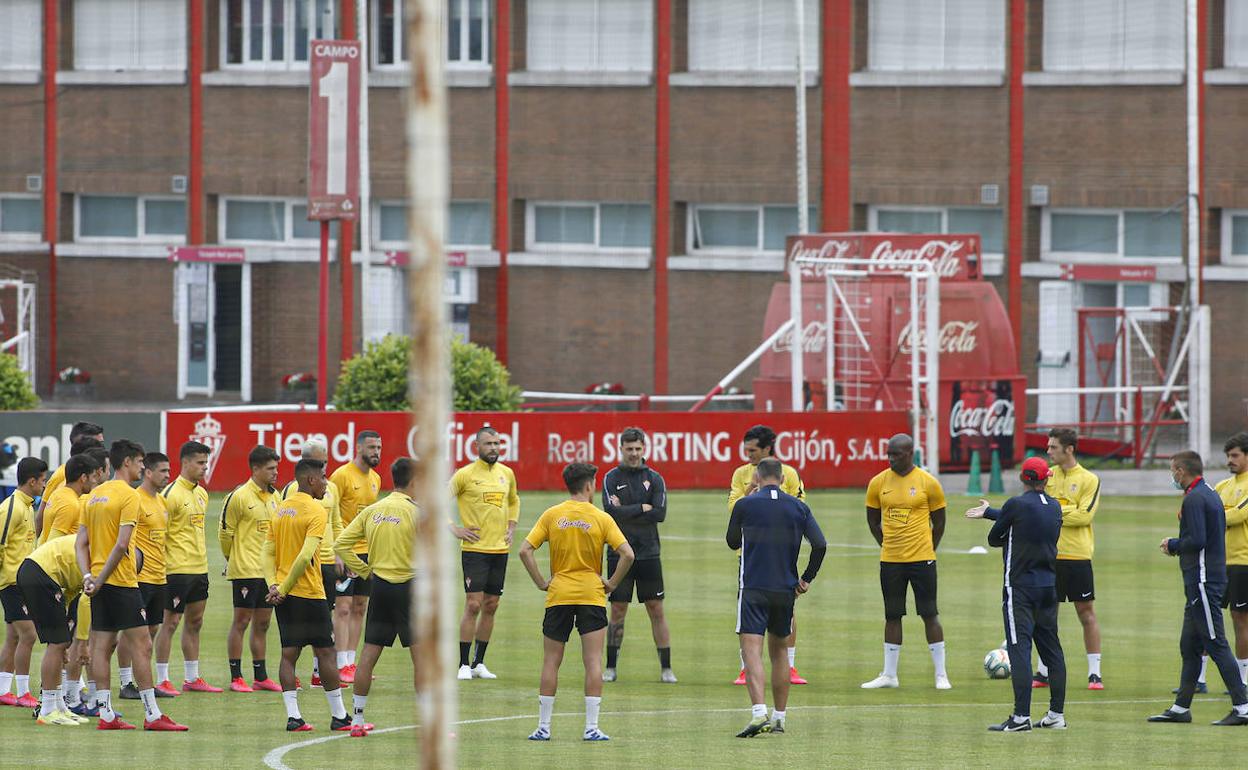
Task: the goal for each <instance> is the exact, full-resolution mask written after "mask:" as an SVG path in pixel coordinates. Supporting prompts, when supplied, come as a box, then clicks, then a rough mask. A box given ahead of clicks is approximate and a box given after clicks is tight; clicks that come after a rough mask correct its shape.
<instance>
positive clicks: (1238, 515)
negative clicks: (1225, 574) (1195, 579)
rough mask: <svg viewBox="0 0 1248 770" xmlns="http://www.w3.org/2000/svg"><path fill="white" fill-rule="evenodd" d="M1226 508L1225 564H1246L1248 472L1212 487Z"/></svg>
mask: <svg viewBox="0 0 1248 770" xmlns="http://www.w3.org/2000/svg"><path fill="white" fill-rule="evenodd" d="M1214 491H1216V492H1217V493H1218V497H1220V498H1222V505H1223V506H1224V507H1225V508H1226V563H1227V564H1248V471H1245V472H1243V473H1241V474H1239V475H1237V476H1232V477H1230V478H1229V479H1223V480H1222V481H1220V482H1218V485H1217V486H1216V487H1214Z"/></svg>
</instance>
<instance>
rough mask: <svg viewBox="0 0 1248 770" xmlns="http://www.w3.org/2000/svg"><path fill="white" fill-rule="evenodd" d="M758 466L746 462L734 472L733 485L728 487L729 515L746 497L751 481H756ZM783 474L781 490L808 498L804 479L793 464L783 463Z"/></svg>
mask: <svg viewBox="0 0 1248 770" xmlns="http://www.w3.org/2000/svg"><path fill="white" fill-rule="evenodd" d="M757 467H758V466H756V465H752V464H751V463H746V464H745V465H742V466H741V467H740V468H737V469H736V470H735V471H733V472H732V485H731V486H730V487H729V488H728V515H729V516H731V515H732V507H733V506H734V505H736V504H737V501H738V500H740V499H741V498H743V497H745V490H747V489H749V487H750V483H751V482H752V481H754V470H755V469H756V468H757ZM781 469H782V471H783V472H782V475H783V476H784V478H783V479H782V480H781V482H780V491H781V492H784V493H785V494H786V495H792V496H793V497H796V498H797V499H798V500H805V499H806V490H805V489H804V488H803V487H802V480H801V478H799V477H798V475H797V470H796V469H794V468H793V466H791V465H783V464H782V465H781Z"/></svg>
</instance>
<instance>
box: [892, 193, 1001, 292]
mask: <svg viewBox="0 0 1248 770" xmlns="http://www.w3.org/2000/svg"><path fill="white" fill-rule="evenodd" d="M950 209H981V210H983V211H998V212H1000V213H1001V217H1002V227H1001V237H1002V243H1001V246H1002V251H986V250H984V251H981V253H980V255H979V256H980V259H981V260H983V262H982V264H981V265H980V268H981V269H982V270H983V273H984V275H1002V274H1003V273H1004V271H1005V252H1004V247H1005V239H1006V237H1008V234H1007V233H1006V228H1005V222H1004V219H1005V215H1006V212H1005V209H1004V208H1002V207H1001V206H969V205H968V206H901V205H898V206H894V205H890V204H887V203H879V204H872V205H871V206H870V207H869V208H868V209H867V230H869V231H871V232H875V233H878V232H883V231H881V230H880V229H879V227H880V211H881V210H883V211H913V212H919V213H938V214H940V232H941V234H942V235H944V234H946V233H948V232H949V210H950ZM980 248H981V249H983V242H982V241H981V242H980Z"/></svg>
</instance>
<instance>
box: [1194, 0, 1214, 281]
mask: <svg viewBox="0 0 1248 770" xmlns="http://www.w3.org/2000/svg"><path fill="white" fill-rule="evenodd" d="M1208 67H1209V2H1208V0H1196V76H1197V77H1198V78H1200V80H1199V81H1197V84H1196V151H1197V159H1196V175H1197V185H1199V187H1198V190H1199V192H1198V193H1197V200H1196V205H1197V206H1199V207H1200V208H1199V211H1200V215H1199V219H1198V221H1199V222H1200V223H1201V236H1202V237H1201V239H1200V248H1199V252H1200V255H1199V259H1198V261H1197V267H1196V269H1197V281H1196V301H1197V302H1198V303H1204V301H1205V257H1206V254H1205V245H1206V244H1207V243H1209V230H1210V228H1211V227H1212V223H1211V222H1210V221H1209V209H1208V208H1207V206H1206V199H1205V91H1206V89H1208V86H1207V85H1206V84H1205V70H1206V69H1208Z"/></svg>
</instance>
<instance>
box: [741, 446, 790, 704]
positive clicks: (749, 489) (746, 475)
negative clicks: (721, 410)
mask: <svg viewBox="0 0 1248 770" xmlns="http://www.w3.org/2000/svg"><path fill="white" fill-rule="evenodd" d="M741 446H742V448H743V449H744V450H745V456H746V459H747V460H749V462H747V463H745V464H744V465H742V466H740V467H739V468H737V469H736V470H735V471H733V472H732V485H731V487H730V488H729V490H728V515H729V516H731V515H732V507H733V506H734V505H736V504H737V501H738V500H740V499H741V498H743V497H745V496H746V495H749V494H753V493H755V492H757V491H758V484H757V483H756V481H755V478H754V468H755V467H756V466H757V465H758V464H759V463H760V462H762V461H763V460H764V459H765V458H768V457H773V456H775V451H776V432H775V431H774V430H772V429H771V428H769V427H768V426H766V425H755V426H754V427H752V428H750V429H749V430H747V431H746V432H745V436H744V437H742V439H741ZM781 467H782V468H783V473H784V480H783V481H782V482H781V484H780V491H782V492H784V493H785V494H786V495H791V496H793V497H796V498H797V499H798V500H805V499H806V490H805V489H804V488H803V487H802V480H801V479H800V478H798V475H797V470H796V469H795V468H793V466H791V465H782V466H781ZM738 556H739V554H738ZM788 656H789V683H790V684H806V680H805V679H803V678H802V675H801V674H799V673H797V618H796V616H794V618H793V633H792V634H791V635H790V636H789V641H788ZM733 684H741V685H743V684H745V658H742V659H741V671H740V673H738V674H737V678H736V680H735V681H734V682H733Z"/></svg>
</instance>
